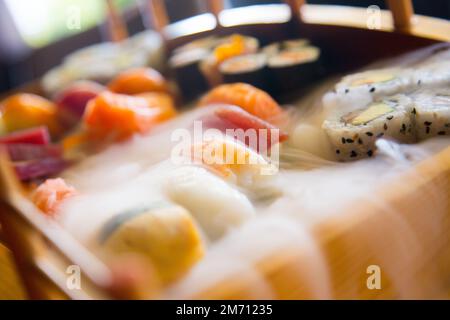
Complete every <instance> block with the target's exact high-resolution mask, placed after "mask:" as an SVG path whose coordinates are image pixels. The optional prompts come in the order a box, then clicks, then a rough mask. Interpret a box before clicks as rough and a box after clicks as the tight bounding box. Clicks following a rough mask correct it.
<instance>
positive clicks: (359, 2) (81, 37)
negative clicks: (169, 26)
mask: <svg viewBox="0 0 450 320" xmlns="http://www.w3.org/2000/svg"><path fill="white" fill-rule="evenodd" d="M30 1H39V0H30ZM165 1H166V4H167V7H168V10H169V16H170V20H171V21H172V22H174V21H178V20H181V19H184V18H186V17H189V16H192V15H195V14H198V13H199V12H204V11H205V9H206V8H205V2H204V1H203V0H165ZM413 2H414V9H415V12H416V13H418V14H422V15H428V16H434V17H439V18H443V19H449V18H450V1H449V0H433V1H430V0H414V1H413ZM270 3H282V1H281V0H228V3H227V6H228V7H239V6H248V5H254V4H270ZM308 3H310V4H336V5H352V6H359V7H368V6H370V5H378V6H379V7H380V8H382V9H385V8H386V5H385V1H384V0H354V1H348V0H331V1H329V0H308ZM136 12H137V9H135V10H131V12H128V13H126V14H125V16H127V14H128V15H129V16H137V17H138V18H134V19H128V20H127V21H128V24H129V25H128V28H129V31H130V33H132V34H133V33H136V32H138V31H140V30H143V29H144V22H143V21H142V19H141V18H140V17H139V15H136ZM104 34H105V26H104V25H103V24H100V25H99V26H98V27H94V28H92V29H90V30H87V31H85V32H82V33H80V34H76V35H72V36H70V37H68V38H64V39H61V40H58V41H57V42H55V43H52V44H50V45H48V46H45V47H42V48H37V49H32V48H30V47H28V46H27V45H26V44H25V42H24V41H23V40H22V39H21V36H20V34H19V32H18V31H17V28H16V26H15V24H14V21H13V19H12V17H11V15H10V13H9V10H8V8H7V6H6V4H5V2H4V0H0V92H5V91H8V90H10V89H12V88H14V87H17V86H20V85H22V84H24V83H26V82H29V81H32V80H33V79H35V78H37V77H40V76H41V75H42V74H43V73H44V72H46V71H47V70H48V69H50V68H51V67H52V66H55V65H57V64H59V63H60V62H61V60H62V58H63V57H64V56H65V55H66V54H68V53H70V52H72V51H74V50H76V49H78V48H82V47H84V46H87V45H90V44H93V43H96V42H100V41H101V40H102V39H104Z"/></svg>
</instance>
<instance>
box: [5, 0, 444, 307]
mask: <svg viewBox="0 0 450 320" xmlns="http://www.w3.org/2000/svg"><path fill="white" fill-rule="evenodd" d="M211 2H212V4H213V5H212V6H211V8H212V10H211V11H212V13H213V14H214V16H215V17H216V18H218V17H219V16H220V15H221V13H220V3H219V2H220V1H219V2H218V1H211ZM152 3H153V5H154V12H155V17H154V18H155V19H154V21H155V23H156V26H157V29H158V30H160V31H161V33H162V34H163V36H164V37H165V38H166V40H167V46H168V49H169V51H170V50H171V49H173V48H175V47H177V46H179V45H181V44H183V43H186V42H188V41H191V40H193V39H195V38H199V37H203V36H206V35H209V34H231V33H243V34H247V35H252V36H256V37H258V38H260V39H261V40H262V41H263V42H270V41H275V40H281V39H286V38H290V37H307V38H309V39H311V41H312V42H313V43H314V44H316V45H317V46H319V47H321V49H322V51H323V53H324V54H325V56H324V59H325V60H324V61H325V64H326V66H327V67H328V70H329V71H330V72H331V73H334V72H348V71H350V70H352V69H356V68H358V67H361V66H363V65H365V64H367V63H370V62H373V61H376V60H379V59H382V58H386V57H392V56H394V55H396V54H400V53H404V52H407V51H410V50H414V49H417V48H421V47H424V46H427V45H431V44H434V43H437V42H440V41H448V40H449V37H450V32H448V30H450V22H448V21H442V20H439V19H433V18H427V17H418V16H416V17H415V21H416V23H415V24H411V16H412V6H411V1H403V0H402V1H389V4H390V7H391V10H392V12H393V17H394V24H392V19H391V18H390V16H389V14H388V13H387V12H384V11H381V16H382V24H381V28H380V29H379V30H369V29H367V28H366V25H365V24H364V22H365V21H366V19H365V17H366V14H367V13H366V10H365V9H356V8H346V7H335V6H310V5H304V4H303V3H304V1H299V0H289V1H287V3H288V4H289V7H284V8H285V9H282V7H280V8H281V9H280V10H279V12H280V13H279V14H278V15H274V16H275V17H272V19H271V21H270V23H268V22H267V21H259V22H258V21H255V20H254V19H253V20H252V21H248V22H245V21H240V22H239V23H236V24H233V23H232V21H231V22H230V21H228V22H227V26H221V25H219V26H217V27H215V28H212V29H209V30H202V31H201V32H197V33H195V34H184V31H183V30H184V28H183V26H182V25H178V26H177V25H176V24H174V25H170V26H168V25H166V24H167V19H165V18H164V14H165V12H164V6H163V5H162V4H163V2H162V1H159V0H155V1H152ZM286 8H288V11H286ZM232 10H238V9H232ZM240 10H264V7H263V6H258V7H254V8H251V9H249V8H244V9H240ZM283 10H284V11H283ZM289 10H291V12H292V15H291V17H290V16H289V14H288V15H285V14H284V13H283V12H289ZM261 12H262V11H261ZM261 12H260V13H261ZM336 12H339V14H335V13H336ZM234 14H235V15H236V14H237V11H235V12H234ZM255 16H258V14H257V12H256V11H255ZM262 16H264V15H262ZM343 16H345V17H348V19H342V17H343ZM263 20H264V19H263ZM194 24H195V23H194ZM393 25H394V26H395V27H393ZM200 29H201V28H200ZM34 89H35V90H36V88H34ZM0 168H1V170H0V178H1V179H0V195H1V199H3V201H2V202H0V222H1V224H2V226H3V229H4V238H5V239H6V240H7V242H8V246H9V248H10V249H11V250H12V252H13V254H14V257H15V260H16V263H17V266H18V270H19V272H20V274H21V276H22V279H23V282H24V285H25V287H26V289H27V292H28V295H29V297H30V298H37V299H52V298H56V299H62V298H71V299H89V298H96V299H97V298H98V299H104V298H114V295H113V294H112V293H111V291H110V290H109V289H108V288H109V284H110V281H111V274H110V271H109V269H108V268H107V267H106V266H105V265H103V264H102V262H100V261H99V260H98V259H97V258H96V257H94V256H93V255H92V254H91V253H90V252H89V251H87V250H86V249H85V248H83V247H82V246H80V245H79V244H78V243H77V242H76V241H75V240H74V239H73V238H72V237H71V236H70V235H69V234H67V233H66V232H65V231H64V230H62V229H61V228H60V227H59V226H58V225H56V224H52V223H49V221H48V220H46V219H44V218H43V217H42V215H41V214H40V213H39V212H38V211H37V210H36V208H35V207H34V206H33V205H32V204H31V203H30V201H29V200H28V199H27V197H26V196H25V194H24V193H23V192H22V190H21V187H20V186H19V185H18V184H17V181H16V180H15V178H14V175H13V174H12V172H11V171H10V168H8V166H7V165H6V160H5V159H4V157H0ZM417 174H419V175H420V176H421V177H422V178H421V179H418V178H417ZM404 181H408V183H404ZM430 190H433V193H432V194H430ZM374 197H378V198H380V199H383V202H384V203H386V204H388V206H389V209H387V208H384V207H383V208H381V207H379V206H377V205H375V203H364V204H361V203H355V204H354V205H352V206H351V207H350V208H348V210H347V211H346V212H345V213H342V214H341V215H339V216H338V217H336V218H331V219H328V220H326V221H324V222H322V223H320V224H317V225H316V226H315V227H314V228H313V232H312V235H313V237H314V239H315V240H316V242H317V245H318V247H319V248H320V250H321V251H322V253H323V258H324V259H325V261H326V262H327V265H328V275H329V279H330V284H331V286H329V287H327V290H325V291H323V290H318V289H317V288H318V286H317V283H311V281H310V279H311V277H310V276H311V274H310V273H309V272H311V269H310V268H308V263H309V262H310V259H311V254H310V252H308V250H305V251H301V250H298V247H296V248H297V249H294V247H289V246H287V247H286V249H285V250H282V251H280V252H278V253H277V254H276V255H274V256H273V257H271V258H270V259H265V260H264V261H260V262H258V264H257V266H256V268H257V270H258V271H259V272H258V275H257V276H253V277H252V276H246V275H245V274H231V275H229V276H228V277H226V278H225V279H223V280H222V281H219V282H216V283H214V284H213V285H211V286H210V287H207V288H206V289H204V290H201V291H199V292H198V293H197V294H196V295H195V296H179V295H178V294H177V293H176V292H170V291H168V292H166V293H165V294H164V295H163V296H164V297H166V298H195V299H197V298H202V299H262V298H277V299H313V298H337V299H343V298H350V299H378V298H385V299H394V298H448V292H450V147H448V148H447V149H445V150H443V151H442V152H440V153H439V154H436V155H434V156H433V157H431V158H429V159H427V160H425V161H423V162H422V163H420V164H419V165H418V166H417V167H416V168H414V170H411V172H409V173H406V174H404V175H401V176H400V177H399V179H398V181H397V182H395V183H392V184H390V185H386V186H385V187H384V188H380V190H378V192H376V194H375V195H374ZM431 205H432V206H431ZM430 208H432V210H430ZM398 221H402V223H399V222H398ZM430 221H440V228H439V232H436V230H435V229H434V228H433V226H432V225H431V224H430V223H429V222H430ZM404 224H407V225H408V228H409V229H408V230H410V231H411V232H413V233H414V234H415V235H416V239H417V243H416V245H417V246H418V248H419V249H418V250H417V252H415V253H414V254H412V255H409V258H410V260H409V261H407V262H408V264H407V265H403V264H402V265H398V266H397V267H396V268H394V269H392V268H391V269H390V267H389V264H387V263H386V262H385V261H383V260H382V259H381V258H380V256H378V255H377V252H379V251H378V250H380V248H381V250H385V251H386V252H389V255H390V256H391V257H397V256H399V255H401V254H402V252H404V251H403V250H405V246H406V248H407V246H408V245H409V243H408V239H407V238H403V237H398V228H401V227H402V226H404ZM374 246H376V248H375V247H374ZM73 264H76V265H78V266H80V267H81V270H82V271H83V290H82V291H79V290H78V291H73V290H72V291H71V290H68V289H67V287H66V273H65V270H66V268H67V266H68V265H73ZM368 265H379V266H380V267H381V269H382V270H387V271H386V272H385V273H383V277H382V290H369V289H368V288H367V286H366V279H367V277H368V274H367V266H368ZM383 272H384V271H383ZM293 275H295V276H293ZM260 282H264V283H265V285H266V286H268V287H269V289H268V290H266V291H264V290H255V288H258V287H259V285H260ZM436 282H440V283H441V284H442V287H441V288H437V287H436V286H429V285H428V284H429V283H436ZM399 284H401V285H400V286H399ZM399 288H403V289H404V290H405V291H401V292H400V291H398V290H399ZM446 294H447V295H446ZM130 298H132V297H131V296H130Z"/></svg>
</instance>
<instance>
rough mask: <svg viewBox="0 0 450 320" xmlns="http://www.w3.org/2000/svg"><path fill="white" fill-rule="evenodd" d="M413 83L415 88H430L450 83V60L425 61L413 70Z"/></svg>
mask: <svg viewBox="0 0 450 320" xmlns="http://www.w3.org/2000/svg"><path fill="white" fill-rule="evenodd" d="M412 82H413V84H415V86H416V87H417V88H421V89H425V88H426V89H430V88H436V87H440V86H445V85H449V84H450V62H449V61H439V62H433V63H427V64H424V65H422V66H419V67H418V68H416V69H415V70H414V72H413V79H412Z"/></svg>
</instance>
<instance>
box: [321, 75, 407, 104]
mask: <svg viewBox="0 0 450 320" xmlns="http://www.w3.org/2000/svg"><path fill="white" fill-rule="evenodd" d="M412 78H413V77H412V71H411V70H408V69H399V68H388V69H377V70H369V71H364V72H359V73H355V74H352V75H349V76H346V77H344V78H342V80H341V81H340V82H339V83H337V84H336V86H335V89H334V91H333V92H332V93H329V94H327V95H325V97H324V100H323V102H324V106H325V107H327V108H331V109H333V108H342V107H345V108H348V107H349V106H350V107H351V106H353V105H355V106H359V105H361V104H363V105H364V104H369V103H371V102H373V101H376V100H377V99H378V98H381V97H385V96H389V95H394V94H397V93H401V92H404V91H407V90H411V89H413V88H414V84H413V81H412Z"/></svg>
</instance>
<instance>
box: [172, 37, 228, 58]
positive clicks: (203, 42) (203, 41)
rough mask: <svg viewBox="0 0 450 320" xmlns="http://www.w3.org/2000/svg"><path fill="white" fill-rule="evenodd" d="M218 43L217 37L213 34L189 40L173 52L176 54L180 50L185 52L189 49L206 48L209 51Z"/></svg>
mask: <svg viewBox="0 0 450 320" xmlns="http://www.w3.org/2000/svg"><path fill="white" fill-rule="evenodd" d="M218 43H219V38H217V37H215V36H210V37H205V38H200V39H197V40H194V41H191V42H189V43H187V44H184V45H182V46H181V47H178V48H176V49H175V50H174V51H173V53H174V55H177V54H179V53H182V52H187V51H191V50H198V49H200V50H207V51H210V50H212V49H214V47H215V46H217V44H218Z"/></svg>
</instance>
